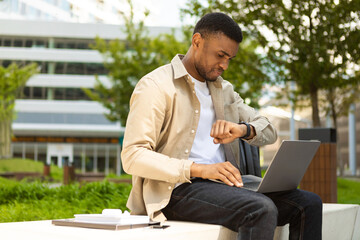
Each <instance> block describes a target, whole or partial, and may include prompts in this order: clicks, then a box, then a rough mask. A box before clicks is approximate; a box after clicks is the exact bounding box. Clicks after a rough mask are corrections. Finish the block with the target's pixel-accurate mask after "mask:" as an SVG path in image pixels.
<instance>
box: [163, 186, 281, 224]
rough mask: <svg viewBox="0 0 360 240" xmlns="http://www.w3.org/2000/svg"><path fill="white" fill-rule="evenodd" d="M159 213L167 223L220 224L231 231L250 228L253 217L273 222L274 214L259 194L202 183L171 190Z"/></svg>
mask: <svg viewBox="0 0 360 240" xmlns="http://www.w3.org/2000/svg"><path fill="white" fill-rule="evenodd" d="M162 211H163V213H164V214H165V216H166V217H167V218H168V219H170V220H181V221H194V222H202V223H212V224H220V225H223V226H226V227H228V228H230V229H232V230H234V231H238V229H239V227H240V226H242V225H254V224H255V222H254V221H257V218H256V217H254V216H262V215H263V214H264V213H265V215H267V212H273V213H274V214H273V215H275V218H276V214H277V212H276V211H277V210H276V207H275V205H274V203H273V202H272V201H271V199H270V198H268V197H267V196H265V195H263V194H260V193H255V192H252V191H249V190H246V189H243V188H237V187H230V186H228V185H225V184H221V183H216V182H212V181H209V180H204V179H195V180H194V181H193V182H192V183H184V184H182V185H180V186H179V187H177V188H175V189H174V191H173V193H172V197H171V200H170V202H169V204H168V206H167V207H166V208H165V209H163V210H162Z"/></svg>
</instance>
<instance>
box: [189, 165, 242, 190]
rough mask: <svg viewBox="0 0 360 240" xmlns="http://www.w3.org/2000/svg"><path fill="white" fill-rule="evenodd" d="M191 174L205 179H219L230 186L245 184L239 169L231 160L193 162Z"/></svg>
mask: <svg viewBox="0 0 360 240" xmlns="http://www.w3.org/2000/svg"><path fill="white" fill-rule="evenodd" d="M190 176H191V177H200V178H204V179H218V180H221V181H223V182H224V183H225V184H227V185H229V186H234V185H235V186H236V187H242V186H243V183H242V179H241V174H240V172H239V170H238V169H237V168H236V167H234V166H233V165H232V164H231V163H230V162H223V163H214V164H198V163H193V164H192V165H191V168H190Z"/></svg>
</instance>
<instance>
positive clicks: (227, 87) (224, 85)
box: [221, 79, 234, 92]
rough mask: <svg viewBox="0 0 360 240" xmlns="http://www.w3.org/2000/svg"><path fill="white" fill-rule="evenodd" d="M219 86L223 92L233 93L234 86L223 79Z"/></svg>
mask: <svg viewBox="0 0 360 240" xmlns="http://www.w3.org/2000/svg"><path fill="white" fill-rule="evenodd" d="M221 86H222V89H223V91H224V92H228V91H229V92H234V86H233V85H232V84H231V83H230V82H229V81H227V80H225V79H222V81H221Z"/></svg>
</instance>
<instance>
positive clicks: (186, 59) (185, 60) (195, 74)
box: [181, 52, 205, 82]
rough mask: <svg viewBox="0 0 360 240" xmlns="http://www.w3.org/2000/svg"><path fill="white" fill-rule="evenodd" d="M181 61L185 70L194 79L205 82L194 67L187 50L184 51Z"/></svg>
mask: <svg viewBox="0 0 360 240" xmlns="http://www.w3.org/2000/svg"><path fill="white" fill-rule="evenodd" d="M181 61H182V63H183V64H184V67H185V69H186V71H187V72H188V73H189V74H190V75H191V76H192V77H193V78H195V79H196V80H198V81H200V82H205V79H203V78H202V77H201V76H200V75H199V73H198V72H197V71H196V69H195V64H194V61H193V59H192V58H191V57H190V56H189V52H187V53H186V55H185V56H184V57H183V59H181Z"/></svg>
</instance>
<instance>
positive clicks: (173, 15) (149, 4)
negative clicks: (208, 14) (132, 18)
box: [133, 0, 193, 27]
mask: <svg viewBox="0 0 360 240" xmlns="http://www.w3.org/2000/svg"><path fill="white" fill-rule="evenodd" d="M186 2H188V0H146V1H144V0H133V3H134V8H135V9H134V10H135V14H136V16H137V17H138V18H139V17H140V16H142V15H143V12H144V9H145V8H146V9H148V10H149V11H150V15H149V16H148V17H147V19H146V20H145V25H147V26H166V27H180V26H182V25H183V23H182V22H181V20H180V9H181V8H185V5H186ZM184 23H186V24H192V23H193V22H192V21H191V19H186V20H185V21H184Z"/></svg>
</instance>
